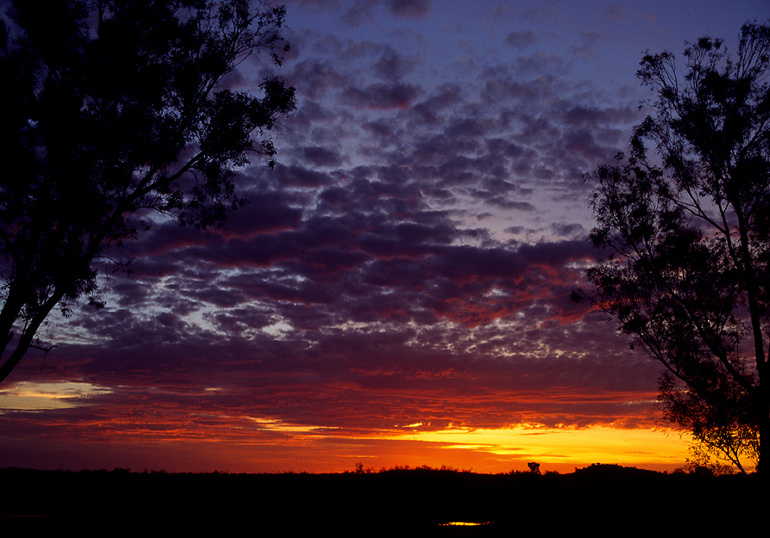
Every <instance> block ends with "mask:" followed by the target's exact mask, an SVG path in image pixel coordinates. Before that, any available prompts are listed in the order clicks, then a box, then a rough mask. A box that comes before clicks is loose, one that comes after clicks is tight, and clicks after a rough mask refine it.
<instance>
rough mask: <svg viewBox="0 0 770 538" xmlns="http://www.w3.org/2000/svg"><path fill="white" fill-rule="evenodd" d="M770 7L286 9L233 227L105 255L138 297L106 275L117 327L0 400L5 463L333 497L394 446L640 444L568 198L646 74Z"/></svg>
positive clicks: (63, 323)
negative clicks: (282, 476) (118, 261)
mask: <svg viewBox="0 0 770 538" xmlns="http://www.w3.org/2000/svg"><path fill="white" fill-rule="evenodd" d="M760 4H761V3H759V2H757V3H752V2H746V3H742V4H741V5H740V6H736V5H734V4H728V3H726V2H706V3H703V2H682V3H679V4H677V5H676V6H672V5H670V3H662V2H661V3H652V4H650V3H648V2H645V3H640V2H625V3H622V4H620V3H614V2H591V3H585V2H577V3H557V2H552V3H546V4H542V3H540V2H537V3H535V2H523V3H522V2H517V3H509V2H495V1H488V2H487V1H484V2H453V1H449V2H444V1H442V2H429V1H419V0H382V1H378V2H362V1H358V0H355V1H343V0H334V1H324V0H317V1H311V0H302V1H292V2H288V5H287V7H288V28H289V30H288V34H287V37H288V38H289V40H290V42H291V45H292V52H291V54H290V58H289V60H288V61H287V62H286V64H285V66H284V68H283V71H282V74H283V75H284V76H285V77H286V78H287V79H289V81H290V82H291V83H292V84H293V85H294V86H295V87H296V88H297V94H298V109H297V111H296V112H295V113H294V114H293V115H292V116H291V118H289V119H288V120H286V121H284V122H283V123H282V124H281V125H279V126H278V128H277V130H276V131H275V137H276V138H275V141H276V143H277V146H278V148H279V164H278V166H276V168H275V169H273V170H267V169H265V168H264V166H262V163H259V162H255V163H252V165H251V166H249V167H246V168H245V169H244V170H243V171H242V175H241V180H240V188H241V189H242V193H243V195H244V197H245V198H246V199H247V204H246V205H245V206H244V207H243V208H241V209H239V210H238V211H236V212H234V213H233V214H232V215H231V216H230V218H229V220H228V221H227V223H226V224H225V226H224V227H222V228H215V229H209V230H204V231H200V230H195V229H190V228H181V227H179V226H177V225H176V224H173V223H170V222H165V221H163V220H162V219H157V222H156V223H155V225H154V226H153V227H152V229H151V230H150V232H149V233H147V234H145V235H144V236H142V237H141V238H140V239H139V240H138V241H136V242H134V243H130V244H127V245H125V246H124V247H123V248H122V249H120V250H119V251H116V252H114V253H111V255H114V257H115V258H130V259H131V263H130V265H128V266H127V268H128V269H129V270H128V271H122V270H121V271H117V272H116V271H113V269H114V267H113V266H112V265H111V263H110V262H107V261H105V263H104V265H103V266H99V269H100V272H101V274H102V275H103V278H102V282H101V283H102V290H103V295H104V298H105V299H106V300H107V306H106V307H105V308H104V309H102V310H99V311H93V310H90V309H88V308H87V307H82V308H79V307H76V308H75V309H74V315H73V316H72V317H71V318H69V319H66V320H64V319H62V320H58V321H56V322H55V323H52V324H51V326H50V327H48V328H47V329H46V331H45V332H44V333H43V334H42V337H43V338H45V339H47V340H50V341H53V342H56V343H57V347H56V348H54V349H53V350H52V351H50V352H49V353H47V354H42V353H41V354H39V355H34V354H32V355H30V356H29V358H28V359H27V360H26V362H24V363H22V365H21V366H20V367H19V368H18V369H17V371H16V372H14V374H13V376H12V378H11V379H9V381H10V382H11V384H10V388H4V390H3V391H0V392H3V394H2V395H0V396H2V397H3V398H2V401H1V402H0V404H1V405H2V406H3V408H4V409H5V412H3V413H2V414H0V424H2V425H3V428H4V429H5V431H13V432H14V434H13V435H12V436H10V437H11V438H10V439H8V441H7V442H6V443H5V445H4V447H3V448H2V451H3V453H4V454H5V455H6V461H7V462H8V464H12V461H11V460H10V459H8V458H11V459H12V458H20V460H19V461H22V460H23V461H26V460H24V458H25V457H27V456H22V454H25V451H24V449H23V448H24V446H34V447H36V448H35V450H33V452H34V453H37V452H39V456H36V457H38V459H37V460H36V461H37V465H39V466H46V465H53V466H56V465H65V466H67V465H70V466H78V465H79V466H88V465H89V464H87V463H83V462H86V461H87V460H86V459H84V458H85V456H83V454H84V453H87V452H89V451H91V453H92V454H93V453H94V452H96V453H100V450H103V451H104V454H107V453H109V454H110V455H109V456H106V455H105V456H104V457H103V458H101V459H100V457H96V456H94V459H93V460H91V461H92V462H100V463H92V464H91V465H102V466H104V465H110V464H109V463H104V462H113V463H111V465H115V466H131V465H132V464H133V465H142V466H144V467H145V468H147V467H150V468H152V467H155V468H161V467H168V466H169V465H170V464H169V463H164V462H165V460H164V456H163V455H162V452H163V451H162V450H160V448H159V447H168V446H169V445H168V443H171V442H173V443H175V444H174V446H175V447H181V448H175V449H174V450H173V451H171V452H168V453H169V454H171V453H173V457H174V458H176V460H177V461H183V462H189V465H190V466H197V467H196V469H199V468H205V467H206V466H209V468H211V466H215V467H216V464H215V463H214V462H217V461H219V462H220V463H219V468H227V467H229V468H231V469H233V470H242V469H243V470H260V469H262V468H268V467H269V468H270V469H271V470H281V469H278V468H276V466H281V465H283V466H284V468H285V469H298V468H301V465H302V461H307V462H316V463H317V464H318V466H319V467H318V468H324V469H334V468H335V465H336V466H337V467H336V468H337V469H338V470H340V467H339V466H340V465H347V466H350V467H352V463H351V462H350V461H349V459H346V458H349V457H350V453H349V451H350V450H352V449H351V447H352V446H356V447H358V448H356V450H364V451H365V450H366V449H365V448H362V447H365V446H370V444H371V446H374V445H376V446H377V447H378V448H377V450H380V451H382V450H385V449H384V448H383V447H384V446H385V445H386V444H387V443H386V439H388V438H389V437H388V436H394V435H401V434H403V433H404V432H411V434H413V435H417V434H418V433H420V432H423V433H426V434H427V433H429V432H437V431H446V430H450V431H452V430H451V429H452V428H464V429H466V430H464V431H472V430H477V429H487V428H488V429H495V428H498V429H499V428H513V427H517V426H527V427H544V428H545V427H548V428H557V427H560V428H587V427H592V426H613V427H622V428H635V427H636V428H639V427H643V426H650V425H655V424H656V422H655V421H656V418H655V414H654V406H653V400H654V398H655V388H656V386H655V379H656V377H657V374H658V370H657V368H656V367H655V365H654V364H653V363H651V362H646V361H645V360H643V358H641V357H640V356H639V355H638V353H635V352H632V351H631V350H629V349H628V348H627V345H626V342H625V341H624V340H623V339H622V338H620V337H619V336H618V335H617V334H616V333H615V331H614V327H613V325H612V324H611V323H609V322H608V321H607V320H606V319H604V318H603V317H601V316H599V315H598V314H596V313H592V312H590V311H588V307H587V306H586V305H578V304H574V303H572V302H571V301H570V300H569V294H570V292H571V291H572V290H573V289H574V288H575V287H577V286H580V285H581V284H582V283H583V276H582V275H583V270H584V269H585V267H586V265H587V264H588V263H590V262H591V260H592V259H594V257H595V256H596V254H597V253H596V252H594V251H593V250H592V249H591V247H590V246H589V245H588V243H587V241H586V237H587V234H588V231H589V230H590V228H591V226H592V222H591V218H590V212H589V207H588V194H589V192H588V186H587V185H586V183H585V182H584V180H583V177H584V174H585V173H586V172H590V171H591V170H592V169H593V168H595V167H596V166H598V165H600V164H602V163H603V162H606V161H608V160H609V159H611V158H612V156H613V155H614V154H615V153H616V152H618V151H620V150H622V149H624V147H625V144H626V142H627V140H628V137H629V135H630V129H631V126H632V125H633V124H634V123H636V122H638V121H639V120H640V119H641V118H642V115H643V113H644V110H643V109H642V110H640V108H639V103H640V100H641V99H643V98H644V97H645V95H646V94H645V92H644V89H643V88H640V87H639V86H638V84H637V81H636V80H635V78H634V72H635V69H636V65H637V62H638V60H639V58H640V54H641V53H642V51H643V50H645V49H651V50H661V49H663V48H670V49H672V50H675V51H676V50H679V49H680V48H681V43H682V42H683V41H684V40H685V39H695V38H697V37H698V36H699V35H701V34H703V33H716V34H717V35H719V36H721V37H725V38H726V39H730V38H732V37H733V36H735V35H737V33H738V29H739V26H740V24H741V23H743V22H745V21H746V20H748V19H751V18H756V17H761V16H763V15H764V14H763V13H761V12H760V11H761V10H760V9H759V8H760ZM714 7H721V8H722V9H721V10H720V11H719V15H715V13H716V12H715V11H713V9H712V8H714ZM652 12H654V13H655V14H656V17H655V18H653V19H651V18H650V16H649V15H650V13H652ZM650 20H652V21H653V22H652V23H650V22H649V21H650ZM241 67H242V69H243V71H242V73H240V76H239V77H235V78H234V79H233V84H238V85H247V84H249V83H250V81H254V80H259V73H260V69H261V67H260V66H259V65H257V64H249V63H248V62H247V63H244V64H243V65H242V66H241ZM75 382H76V383H78V384H77V385H68V386H70V387H71V386H74V387H76V388H77V390H75V389H68V390H67V391H62V390H59V389H60V388H61V387H62V385H45V386H46V387H53V388H51V389H50V390H49V391H48V392H45V394H48V396H47V397H48V401H53V400H52V397H51V396H50V393H51V392H53V393H55V394H58V395H59V396H58V397H57V398H58V399H56V400H55V401H56V402H57V403H56V405H51V406H50V407H46V408H44V409H41V408H40V407H39V406H38V407H36V408H34V409H31V408H28V407H25V405H26V404H23V403H19V402H25V401H28V400H24V399H23V398H22V397H23V396H24V395H25V394H26V395H27V396H24V398H29V397H30V396H29V394H31V392H30V391H31V390H32V389H31V388H30V385H29V384H30V383H33V384H41V383H75ZM41 386H43V385H41ZM14 387H15V388H14ZM56 387H59V389H56ZM80 387H91V388H90V389H88V390H85V389H82V390H81V388H80ZM22 389H23V390H22ZM54 389H56V390H58V391H59V392H56V390H54ZM14 391H16V392H14ZM36 394H38V397H39V398H42V396H39V394H42V393H40V392H38V393H36ZM20 398H22V399H20ZM35 401H38V402H39V401H40V400H39V399H38V400H35ZM9 402H11V403H9ZM12 402H16V403H12ZM8 437H9V436H8V435H6V438H8ZM64 439H67V440H68V443H70V445H68V448H67V451H66V454H64V453H62V452H57V451H56V449H54V448H46V447H49V445H48V443H50V442H54V443H55V441H56V440H64ZM73 439H75V440H76V441H73ZM207 439H209V440H212V439H218V440H220V441H221V443H222V447H221V448H220V452H217V451H216V450H213V449H212V448H211V445H210V444H209V445H207V448H206V454H207V455H206V457H205V458H204V457H203V456H202V455H200V454H198V453H197V452H196V453H195V454H193V452H194V451H195V450H202V449H201V446H202V445H201V443H204V442H205V441H206V440H207ZM374 439H377V442H376V443H375V442H374V441H373V440H374ZM52 440H53V441H52ZM185 443H188V445H189V447H197V448H190V449H189V450H190V451H189V452H185V449H184V448H183V447H184V446H188V445H185ZM330 443H331V444H330ZM123 445H125V446H128V445H132V446H135V447H138V448H137V454H139V453H141V458H142V459H141V461H142V462H143V463H142V464H139V463H136V462H133V463H132V461H133V460H132V461H129V460H131V458H130V457H127V456H124V457H125V458H126V459H125V461H123V460H121V459H120V458H121V456H120V455H119V453H113V452H112V451H111V450H112V449H110V450H107V449H106V448H104V447H106V446H123ZM300 445H302V446H307V447H311V445H312V450H315V451H321V452H324V453H327V452H328V454H331V455H330V456H328V457H326V459H325V460H323V464H322V463H318V462H319V461H320V460H318V459H317V458H318V456H317V454H316V455H313V456H311V455H309V453H303V452H302V450H301V449H300V448H299V446H300ZM225 446H226V447H228V448H225ZM399 446H400V445H399ZM415 446H418V445H415ZM419 446H420V447H421V448H420V450H423V448H424V446H423V445H419ZM442 446H443V445H442ZM78 447H81V448H80V449H79V448H78ZM98 447H102V449H99V448H98ZM235 447H240V448H238V449H237V450H243V451H245V452H243V451H241V452H238V454H239V456H238V457H239V458H244V457H246V456H245V454H246V453H248V454H250V455H249V456H248V461H241V460H238V461H233V460H232V458H235V456H234V455H233V454H234V452H232V451H236V448H235ZM244 447H246V448H244ZM276 447H279V448H278V449H276ZM280 447H283V448H282V449H283V450H284V451H285V454H284V457H283V459H281V457H279V456H276V453H277V452H280V450H281V448H280ZM334 447H336V448H334ZM509 449H510V451H512V452H515V451H516V448H515V446H512V447H509ZM212 450H213V451H212ZM306 450H307V451H311V448H307V449H306ZM372 450H374V449H373V448H372ZM394 450H395V449H394ZM398 450H399V454H400V455H401V456H402V457H408V456H405V455H404V452H403V449H402V448H399V449H398ZM415 450H417V449H416V448H415ZM343 452H344V454H347V455H344V454H343ZM319 453H320V452H319ZM407 453H408V452H407ZM27 454H28V453H27ZM56 454H59V455H60V460H56ZM116 454H117V455H116ZM196 454H197V455H196ZM217 454H219V456H217ZM314 454H315V453H314ZM360 454H362V455H361V457H370V456H371V454H369V456H367V454H366V453H360ZM419 454H423V452H419ZM441 454H442V453H437V454H433V455H432V456H431V457H432V458H433V459H432V460H431V463H441V462H440V461H438V460H439V459H440V458H441V457H442V456H441ZM443 454H445V456H446V457H450V456H449V452H446V453H443ZM288 455H291V456H288ZM137 457H139V456H137ZM415 457H417V456H415ZM521 457H522V458H525V457H526V454H523V455H521ZM46 458H47V459H46ZM218 458H219V459H218ZM260 458H263V459H264V461H268V460H269V461H272V462H273V464H271V465H272V467H271V466H266V467H260V463H259V462H260ZM276 458H277V459H276ZM286 458H291V459H286ZM303 458H306V460H303ZM57 461H63V462H65V463H58V464H57ZM447 461H449V460H447ZM239 462H240V463H239ZM342 462H344V464H343V463H342ZM449 462H450V463H451V461H449ZM403 463H404V464H410V463H421V462H420V461H416V462H409V461H404V462H403ZM308 465H309V466H311V464H310V463H308ZM495 465H496V466H497V468H498V469H499V468H501V467H502V468H505V467H506V466H507V467H510V466H511V464H510V460H505V459H504V458H503V459H496V460H495V461H494V462H492V463H489V468H494V466H495ZM309 470H314V469H309Z"/></svg>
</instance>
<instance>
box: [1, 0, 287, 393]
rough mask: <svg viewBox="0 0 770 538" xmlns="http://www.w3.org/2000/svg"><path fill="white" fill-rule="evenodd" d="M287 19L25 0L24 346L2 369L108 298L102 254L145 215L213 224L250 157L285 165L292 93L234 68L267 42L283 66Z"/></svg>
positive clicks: (14, 101)
mask: <svg viewBox="0 0 770 538" xmlns="http://www.w3.org/2000/svg"><path fill="white" fill-rule="evenodd" d="M284 15H285V12H284V9H283V8H274V7H268V6H267V5H261V4H260V5H258V6H257V7H256V8H253V7H252V6H251V5H250V3H249V2H248V0H230V1H215V0H148V1H109V0H97V1H82V0H81V1H77V0H47V1H44V2H24V1H16V2H14V3H13V7H12V8H11V9H10V10H9V16H10V20H11V21H13V26H12V27H11V28H8V27H7V26H6V25H5V24H3V32H1V33H0V38H2V40H3V41H2V43H1V45H2V51H0V80H2V81H3V83H2V85H1V86H0V102H2V103H3V104H4V117H3V122H2V124H1V125H0V147H2V148H3V158H2V159H1V160H0V258H1V259H2V261H3V262H4V263H3V265H2V270H3V278H4V283H5V286H4V291H5V296H4V299H5V302H4V304H3V307H2V310H1V311H0V335H7V336H5V338H3V346H2V347H0V349H2V350H3V351H5V350H7V349H9V347H8V346H9V344H12V343H13V342H15V343H14V344H12V345H11V348H12V349H13V351H12V352H11V354H10V356H9V357H8V358H7V359H6V362H5V363H4V364H3V365H2V366H1V367H0V380H2V379H4V378H5V377H6V376H7V375H8V373H9V372H10V371H11V369H12V368H13V367H14V366H15V365H16V364H17V363H18V362H19V360H20V359H21V357H22V356H23V355H24V353H25V352H26V351H27V349H28V348H29V347H30V346H31V345H32V342H33V338H34V336H35V333H36V331H37V329H38V327H39V326H40V324H41V323H42V322H43V321H44V320H45V318H46V316H48V314H49V313H50V312H51V310H52V309H53V308H54V307H55V306H56V305H60V306H62V305H65V306H64V308H66V300H74V299H76V298H78V297H80V296H83V295H86V296H89V297H90V298H91V300H92V302H94V303H96V304H98V302H99V299H98V296H97V295H96V294H95V293H96V291H97V290H96V274H95V272H94V269H93V267H92V261H93V260H94V259H95V258H96V257H98V256H100V255H101V254H102V253H103V251H104V249H105V248H107V247H108V246H110V245H114V244H120V243H121V242H123V241H125V240H128V239H131V238H133V237H135V235H136V234H137V233H138V231H140V230H142V229H144V228H146V227H147V224H146V223H145V222H143V221H142V220H141V219H139V218H138V215H139V214H140V213H141V212H143V211H147V210H155V211H160V212H163V213H165V214H167V215H169V216H172V217H174V218H177V219H178V220H179V221H180V222H181V223H182V224H190V225H195V226H199V227H205V226H210V225H212V224H215V223H217V222H220V221H221V220H222V219H224V218H225V216H226V212H227V211H228V210H229V209H232V208H236V207H238V206H239V205H240V204H241V202H242V201H241V200H240V198H239V197H238V196H237V194H236V189H235V178H236V176H237V172H236V170H237V167H238V166H240V165H243V164H244V163H246V162H247V159H248V158H249V156H250V155H252V154H257V155H261V156H262V157H264V158H266V159H267V160H268V164H272V158H273V155H274V153H275V148H274V147H273V145H272V143H271V142H270V139H269V138H267V137H266V136H265V135H266V132H267V131H269V130H270V129H271V128H272V127H273V126H274V123H275V122H276V121H277V120H278V119H279V118H280V117H281V116H283V115H285V114H287V113H288V112H290V111H291V110H292V109H293V107H294V90H293V88H291V87H289V86H287V85H286V84H285V83H284V82H283V81H282V80H280V79H278V78H273V77H267V78H265V79H264V81H263V82H262V84H261V87H260V91H258V92H255V93H249V92H240V91H235V90H233V89H231V88H228V87H227V77H228V75H230V74H231V73H232V72H233V71H234V70H235V68H236V66H237V65H238V64H239V63H241V62H243V61H244V60H245V59H246V58H247V57H249V56H250V55H253V54H257V53H260V52H264V53H268V54H269V56H270V59H271V62H272V63H276V64H280V59H281V56H280V55H281V53H282V52H283V51H285V50H286V49H287V47H288V46H287V45H286V43H285V42H284V41H283V39H282V37H281V34H280V30H281V27H282V24H283V20H284ZM255 135H256V136H255ZM14 328H17V330H20V331H21V334H20V335H19V336H18V337H17V338H16V339H15V340H14V334H13V332H12V329H14Z"/></svg>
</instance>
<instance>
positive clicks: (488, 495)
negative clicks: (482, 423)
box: [0, 466, 770, 536]
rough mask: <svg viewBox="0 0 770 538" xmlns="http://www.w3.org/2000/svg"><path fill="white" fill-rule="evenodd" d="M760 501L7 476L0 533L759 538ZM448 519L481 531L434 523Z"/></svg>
mask: <svg viewBox="0 0 770 538" xmlns="http://www.w3.org/2000/svg"><path fill="white" fill-rule="evenodd" d="M767 491H768V490H767V489H766V487H763V486H762V485H761V484H760V483H759V482H758V480H757V479H756V477H752V476H749V477H744V476H723V477H705V476H696V475H685V474H663V473H656V472H651V471H643V470H639V469H633V468H623V467H617V466H591V467H588V468H585V469H580V470H576V471H575V472H574V473H570V474H546V475H542V476H541V475H532V474H528V473H527V474H525V473H517V474H500V475H485V474H475V473H470V472H458V471H444V470H393V471H383V472H377V473H368V474H354V473H343V474H325V475H320V474H264V475H250V474H217V473H213V474H170V473H169V474H167V473H131V472H128V471H123V470H115V471H81V472H64V471H34V470H23V469H4V470H0V495H1V497H0V525H2V527H0V528H2V529H3V531H5V534H4V535H5V536H20V535H21V532H25V531H28V532H30V533H32V535H38V533H39V532H46V531H56V532H61V531H67V530H71V531H75V532H78V535H79V536H83V535H86V536H90V535H100V536H103V535H114V534H115V533H116V532H118V531H123V532H121V534H125V533H136V532H143V533H146V532H152V533H153V535H154V534H155V533H157V532H164V533H167V532H173V533H174V535H178V533H179V532H189V531H194V532H195V535H196V536H198V535H203V534H209V533H212V534H214V533H215V535H216V536H241V535H248V536H284V535H285V536H313V535H318V533H321V532H323V531H326V530H331V531H336V532H335V534H336V535H338V536H339V535H346V536H378V535H388V536H392V535H401V536H486V535H495V536H497V535H501V536H533V535H545V536H553V535H556V534H559V535H562V534H564V535H572V534H574V533H575V532H581V533H583V532H585V531H588V532H590V535H591V536H597V535H598V536H605V535H606V536H609V535H612V536H618V535H619V536H648V535H656V536H670V535H673V534H675V533H685V534H684V536H695V535H696V534H701V535H705V536H716V535H719V534H722V533H726V532H729V534H734V533H737V532H740V531H747V530H750V531H753V532H752V534H756V525H757V524H759V528H765V527H764V520H765V519H766V516H767V514H768V513H769V511H768V509H769V508H770V504H769V500H770V497H769V496H768V494H767ZM450 521H466V522H486V523H487V524H486V525H483V526H476V527H448V526H444V525H442V524H444V523H447V522H450ZM765 529H766V528H765ZM8 531H11V532H10V533H9V532H8ZM765 532H766V530H765ZM324 534H325V533H324ZM762 534H763V533H760V534H759V535H762Z"/></svg>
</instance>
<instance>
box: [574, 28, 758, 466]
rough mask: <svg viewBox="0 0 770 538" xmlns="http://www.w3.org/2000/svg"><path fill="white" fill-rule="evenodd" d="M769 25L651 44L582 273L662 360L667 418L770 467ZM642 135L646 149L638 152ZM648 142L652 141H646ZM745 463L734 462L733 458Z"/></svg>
mask: <svg viewBox="0 0 770 538" xmlns="http://www.w3.org/2000/svg"><path fill="white" fill-rule="evenodd" d="M769 64H770V27H768V26H767V25H759V24H757V23H754V24H746V25H744V26H743V27H742V29H741V34H740V40H739V43H738V48H737V50H736V51H735V53H734V54H731V53H730V52H728V51H727V50H726V48H725V46H724V45H723V42H722V41H721V40H719V39H712V38H709V37H704V38H701V39H699V40H698V41H697V42H695V43H693V44H687V45H686V49H685V51H684V65H683V68H684V72H683V73H682V71H681V68H680V67H679V66H677V64H676V63H675V59H674V56H673V55H672V54H671V53H668V52H663V53H660V54H649V53H648V54H647V55H646V56H644V58H643V60H642V62H641V64H640V65H641V68H640V70H639V71H638V76H639V77H640V79H641V80H642V82H643V83H644V84H646V85H649V86H650V87H651V88H652V90H653V94H654V95H655V97H656V99H655V100H654V101H653V102H652V103H651V104H652V106H653V107H654V111H655V112H654V114H652V115H650V116H648V117H647V118H646V119H645V120H644V121H642V123H641V124H640V125H638V126H637V127H636V129H635V131H634V134H633V137H632V140H631V148H630V151H629V156H628V157H627V158H626V157H623V156H619V157H618V161H617V162H616V163H615V164H614V165H611V166H604V167H601V168H599V169H598V170H597V171H596V172H595V173H594V174H592V175H590V176H589V179H590V180H592V181H594V182H595V185H596V191H595V196H594V199H593V208H594V213H595V216H596V218H597V223H598V224H597V227H596V228H595V229H594V230H593V231H592V234H591V239H592V241H593V243H594V245H596V246H597V247H600V248H602V249H606V251H607V252H609V253H610V254H608V257H607V258H606V259H604V260H603V261H602V262H601V263H598V264H597V265H595V266H594V267H593V268H591V269H590V270H589V271H588V278H589V280H590V281H591V282H592V283H593V285H594V293H593V294H591V297H592V299H593V301H594V302H595V304H596V305H598V306H599V307H600V308H601V309H602V310H604V311H605V312H608V313H609V314H610V315H612V316H613V317H614V318H616V319H617V321H618V322H619V326H620V329H621V330H622V331H623V332H624V333H626V334H627V335H630V336H631V337H632V340H633V342H634V343H635V344H637V345H640V346H641V347H642V348H644V350H646V352H647V353H648V354H649V355H650V356H652V357H654V358H655V359H657V360H658V361H660V362H661V363H662V364H663V365H664V366H665V373H664V375H663V376H662V378H661V381H660V400H661V403H662V404H663V409H664V412H665V416H666V417H667V418H668V419H670V420H671V421H673V422H674V423H676V424H678V425H681V426H683V427H685V428H688V429H689V430H690V431H691V432H692V433H693V435H694V439H695V441H696V442H698V443H700V444H702V445H703V446H705V447H706V448H707V449H709V450H711V451H713V452H715V453H719V454H720V455H721V456H722V457H726V458H729V459H730V460H731V461H732V462H734V463H735V464H736V465H738V466H739V467H740V466H741V463H740V457H741V456H746V457H749V458H750V459H752V460H754V461H755V462H756V463H757V469H758V470H759V471H760V472H761V471H762V470H764V471H765V473H763V474H766V473H767V472H768V470H767V469H765V467H767V466H769V465H770V459H769V458H770V456H769V455H768V454H767V448H766V447H767V446H768V444H769V443H770V370H768V368H769V367H768V355H767V345H768V331H770V303H769V302H768V300H769V299H770V297H769V296H768V294H769V293H770V287H769V286H770V281H769V279H770V266H769V262H770V240H769V236H768V230H770V166H769V165H768V159H769V158H770V90H769V89H768V84H770V69H768V67H769ZM648 146H650V148H651V149H648ZM653 150H654V151H653ZM741 469H742V467H741Z"/></svg>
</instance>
